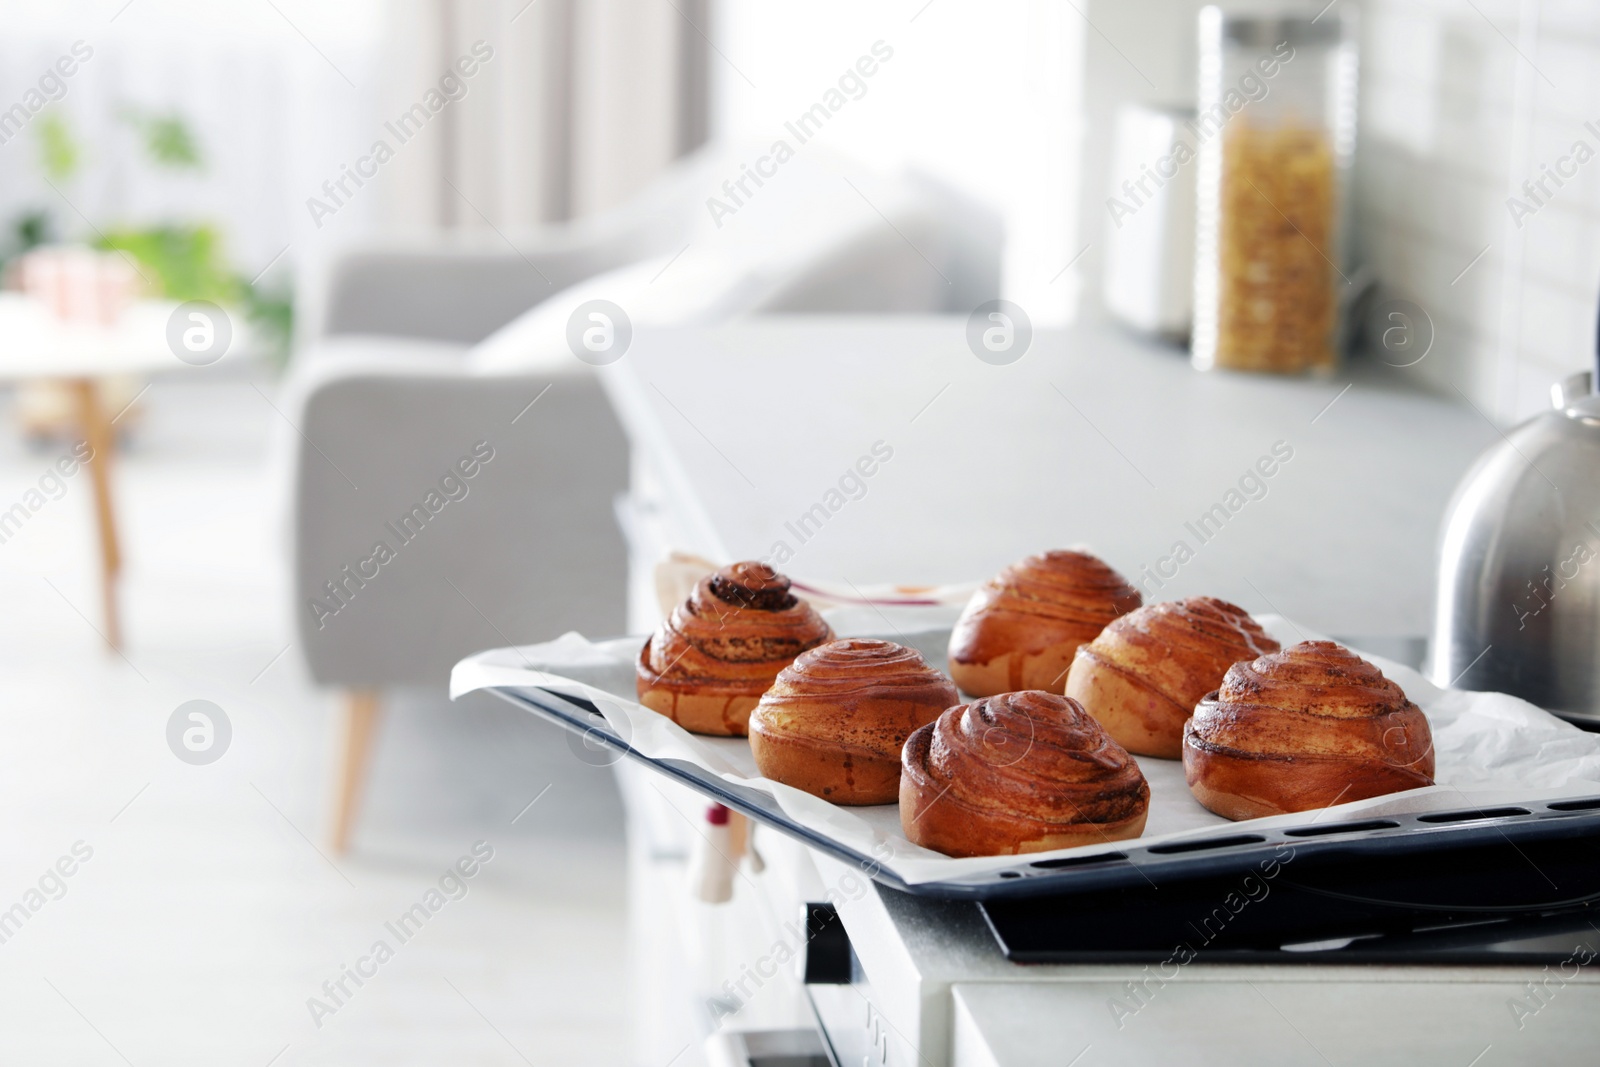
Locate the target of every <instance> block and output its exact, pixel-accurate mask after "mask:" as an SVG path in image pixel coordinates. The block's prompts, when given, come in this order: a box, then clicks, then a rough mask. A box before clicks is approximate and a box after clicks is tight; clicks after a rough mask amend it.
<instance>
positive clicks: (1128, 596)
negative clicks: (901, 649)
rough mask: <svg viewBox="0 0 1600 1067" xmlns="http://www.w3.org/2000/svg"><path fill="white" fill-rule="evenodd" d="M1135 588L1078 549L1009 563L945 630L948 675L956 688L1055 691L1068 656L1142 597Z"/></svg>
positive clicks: (970, 691) (976, 692) (984, 693)
mask: <svg viewBox="0 0 1600 1067" xmlns="http://www.w3.org/2000/svg"><path fill="white" fill-rule="evenodd" d="M1142 600H1143V598H1141V597H1140V595H1139V591H1138V590H1137V589H1135V588H1134V587H1133V586H1131V585H1129V584H1128V582H1127V580H1126V579H1124V578H1123V577H1122V575H1120V574H1118V573H1117V572H1116V571H1114V570H1112V569H1111V568H1110V567H1108V566H1107V565H1106V564H1105V563H1104V562H1102V561H1101V560H1099V559H1097V558H1096V557H1094V556H1091V555H1089V554H1088V553H1085V552H1061V551H1058V552H1046V553H1044V554H1043V555H1041V556H1029V557H1028V558H1027V559H1025V560H1023V561H1022V562H1021V563H1017V564H1013V565H1012V566H1010V567H1007V568H1006V569H1005V570H1003V571H1001V572H1000V573H999V574H998V575H997V576H995V577H994V578H993V579H991V580H990V581H989V582H987V583H986V584H985V585H984V586H983V588H981V589H979V590H978V591H977V592H976V593H974V594H973V596H972V600H971V601H969V602H968V603H967V607H966V610H965V611H963V612H962V613H961V618H960V619H958V620H957V621H956V626H955V629H954V630H953V631H952V632H951V634H950V677H951V678H953V679H955V683H956V685H958V686H960V687H961V690H962V692H964V693H968V694H970V695H972V696H979V697H983V696H993V695H994V694H996V693H1007V692H1014V691H1016V690H1019V689H1048V690H1050V691H1052V692H1058V691H1060V689H1061V687H1062V683H1063V681H1064V679H1065V678H1066V676H1067V669H1068V668H1069V667H1071V666H1072V657H1073V654H1074V653H1076V652H1077V651H1078V646H1079V645H1081V644H1083V643H1084V642H1085V641H1093V640H1094V639H1095V637H1096V636H1098V635H1099V633H1100V631H1101V630H1103V629H1105V627H1106V624H1107V623H1109V622H1110V621H1111V620H1112V619H1115V618H1116V617H1117V616H1119V615H1123V614H1126V613H1127V612H1130V611H1132V610H1133V609H1134V608H1137V607H1138V606H1139V605H1140V603H1142Z"/></svg>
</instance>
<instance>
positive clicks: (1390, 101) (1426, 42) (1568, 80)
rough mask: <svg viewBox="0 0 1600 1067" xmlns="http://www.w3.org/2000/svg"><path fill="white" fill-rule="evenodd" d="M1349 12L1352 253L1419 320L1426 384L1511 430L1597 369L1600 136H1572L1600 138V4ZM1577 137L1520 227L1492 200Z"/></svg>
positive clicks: (1509, 0)
mask: <svg viewBox="0 0 1600 1067" xmlns="http://www.w3.org/2000/svg"><path fill="white" fill-rule="evenodd" d="M1362 15H1363V19H1362V34H1361V36H1362V81H1361V93H1362V101H1361V118H1360V147H1359V149H1358V154H1357V162H1356V175H1355V200H1354V208H1355V212H1356V214H1355V224H1356V233H1357V238H1356V240H1357V252H1358V255H1359V256H1361V257H1362V258H1363V259H1364V260H1365V261H1366V262H1367V263H1368V264H1369V265H1371V266H1372V267H1373V268H1374V270H1375V271H1376V272H1377V274H1378V276H1379V277H1380V278H1381V279H1383V281H1384V282H1385V283H1387V284H1388V285H1389V286H1391V287H1393V288H1395V289H1397V290H1399V291H1400V292H1402V293H1404V294H1405V295H1407V296H1409V297H1410V298H1411V299H1413V300H1415V301H1416V302H1417V303H1419V304H1421V305H1422V306H1423V307H1424V308H1426V309H1427V310H1428V312H1429V314H1430V315H1431V316H1432V317H1433V319H1434V322H1435V324H1436V326H1437V328H1438V335H1437V340H1436V342H1435V346H1434V351H1433V353H1432V354H1431V355H1430V357H1429V358H1428V359H1427V360H1425V361H1424V362H1423V363H1422V364H1420V365H1419V366H1418V371H1419V372H1420V373H1421V374H1422V375H1423V376H1424V377H1425V378H1426V379H1427V380H1428V382H1429V383H1430V384H1431V385H1432V386H1433V387H1434V388H1437V389H1440V390H1441V391H1445V392H1449V391H1450V390H1451V388H1452V387H1454V388H1458V389H1460V390H1461V391H1462V392H1463V393H1465V394H1466V395H1467V396H1468V397H1469V398H1470V399H1471V400H1472V401H1473V403H1475V404H1477V405H1478V406H1479V407H1480V408H1481V409H1483V410H1484V411H1486V412H1488V413H1490V414H1492V415H1493V416H1494V417H1495V418H1496V419H1498V420H1499V421H1501V422H1503V423H1512V422H1515V421H1518V420H1520V419H1521V418H1524V417H1526V416H1527V415H1529V414H1532V413H1533V412H1535V411H1537V410H1539V409H1541V408H1542V407H1544V406H1545V405H1546V404H1548V399H1547V398H1548V394H1549V386H1550V384H1551V383H1552V382H1554V381H1556V380H1557V379H1559V378H1561V377H1564V376H1565V375H1567V374H1569V373H1571V372H1573V371H1576V370H1582V369H1585V368H1587V367H1589V366H1591V365H1592V363H1593V360H1594V348H1595V315H1596V302H1597V298H1600V136H1597V135H1596V134H1594V133H1592V132H1590V131H1588V130H1587V129H1585V128H1584V125H1583V124H1584V122H1585V121H1586V120H1593V121H1594V122H1595V124H1596V126H1597V127H1600V3H1596V2H1595V0H1471V2H1470V3H1469V2H1467V0H1366V2H1365V3H1364V4H1363V10H1362ZM1519 53H1520V54H1519ZM1578 140H1583V141H1586V142H1587V143H1588V144H1589V146H1590V147H1591V148H1592V149H1594V151H1595V153H1596V157H1595V158H1594V159H1593V160H1591V161H1589V162H1588V163H1587V164H1585V165H1584V166H1582V167H1581V168H1579V171H1578V174H1577V176H1576V177H1575V178H1572V179H1570V180H1566V184H1565V185H1564V187H1562V188H1560V189H1559V190H1556V191H1555V195H1554V196H1553V197H1550V198H1548V199H1547V201H1546V203H1545V205H1544V206H1543V207H1540V208H1539V209H1538V210H1537V212H1536V213H1535V214H1534V215H1532V216H1529V217H1525V218H1523V220H1522V225H1521V226H1520V227H1519V226H1517V225H1516V224H1515V223H1514V222H1513V220H1512V217H1511V214H1510V212H1509V210H1508V208H1507V205H1506V201H1507V198H1508V197H1510V196H1519V197H1521V196H1523V195H1524V194H1523V193H1522V189H1521V186H1522V183H1523V182H1524V181H1525V180H1528V179H1530V178H1537V177H1538V176H1539V175H1540V174H1541V164H1550V165H1554V163H1555V162H1556V160H1557V159H1558V158H1559V157H1561V156H1563V155H1566V154H1568V153H1569V152H1570V150H1571V148H1572V145H1573V143H1574V142H1575V141H1578ZM1551 188H1552V189H1554V188H1555V187H1554V185H1553V184H1552V185H1551ZM1485 247H1487V248H1488V252H1487V253H1486V254H1484V256H1483V258H1482V259H1480V260H1478V261H1477V263H1476V264H1475V265H1473V266H1472V268H1471V269H1470V270H1468V271H1467V272H1466V274H1465V275H1462V274H1461V271H1462V270H1464V269H1465V268H1466V267H1467V265H1468V264H1469V263H1471V262H1472V260H1473V257H1474V256H1476V255H1478V253H1479V252H1480V251H1482V250H1483V249H1484V248H1485Z"/></svg>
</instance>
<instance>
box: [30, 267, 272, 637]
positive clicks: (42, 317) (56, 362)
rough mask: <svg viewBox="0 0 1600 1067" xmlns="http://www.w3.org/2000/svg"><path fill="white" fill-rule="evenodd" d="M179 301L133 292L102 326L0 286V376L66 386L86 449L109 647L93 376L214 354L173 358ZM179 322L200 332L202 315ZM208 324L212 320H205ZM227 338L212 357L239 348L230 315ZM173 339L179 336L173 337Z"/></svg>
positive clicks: (115, 618)
mask: <svg viewBox="0 0 1600 1067" xmlns="http://www.w3.org/2000/svg"><path fill="white" fill-rule="evenodd" d="M178 308H179V304H178V303H177V302H175V301H168V300H140V301H135V302H134V303H133V304H131V305H130V306H129V307H128V309H127V310H126V311H124V312H123V314H122V315H121V316H120V317H119V318H118V319H117V321H116V322H115V323H114V324H112V325H109V326H101V325H96V324H86V323H76V322H73V323H69V322H63V321H61V320H60V319H58V318H57V317H56V316H55V315H53V314H52V313H51V312H50V309H49V308H48V307H46V306H45V305H44V304H43V303H42V302H40V301H38V300H35V299H32V298H31V297H28V296H24V295H22V294H20V293H0V381H11V382H26V381H39V380H47V381H57V382H61V383H62V384H63V385H65V386H66V387H67V389H68V390H69V391H70V392H71V394H72V397H73V404H74V408H75V410H76V417H77V420H78V426H79V429H80V431H81V432H82V434H83V437H84V440H85V441H86V442H87V443H88V445H89V449H90V459H89V460H88V462H87V464H86V465H87V466H88V468H89V476H90V479H91V482H92V484H93V486H94V508H95V520H96V526H97V527H98V531H99V539H100V593H101V605H102V612H103V619H104V624H105V630H104V631H103V632H102V634H101V636H102V637H104V638H105V640H106V643H107V644H109V645H110V646H111V647H112V648H114V649H120V648H121V647H122V622H121V617H120V613H119V611H118V607H117V576H118V574H119V572H120V571H121V569H122V551H121V548H120V545H119V542H118V538H117V524H116V516H115V511H114V509H113V506H112V492H111V468H112V454H113V451H114V449H115V438H114V436H113V435H114V431H113V429H112V423H113V422H114V421H115V419H116V417H117V415H118V414H120V412H118V413H108V412H107V411H106V409H105V407H104V406H103V405H102V403H101V399H100V383H101V382H102V381H103V380H105V379H107V378H115V377H127V376H132V377H138V376H147V375H151V374H156V373H159V372H163V371H172V370H175V369H180V368H182V367H184V366H185V365H189V366H203V365H207V364H210V363H214V362H216V359H215V358H212V357H211V356H210V355H209V354H208V353H207V352H206V351H205V350H204V349H203V348H202V350H201V351H199V352H191V353H187V356H188V358H186V359H181V360H180V359H179V357H178V356H177V355H176V354H175V353H174V349H173V347H172V346H171V345H169V343H168V338H167V332H168V323H169V322H170V321H171V319H172V316H173V313H174V312H175V311H177V310H178ZM185 322H186V323H187V324H189V325H191V327H192V328H197V329H198V330H199V331H200V332H199V333H196V334H192V335H191V341H193V342H195V343H199V342H201V341H204V340H205V331H206V329H207V325H208V324H207V323H205V322H201V321H199V320H195V321H193V322H192V323H190V322H189V320H188V319H187V317H186V319H185ZM210 325H211V326H212V327H213V328H214V327H215V325H216V324H210ZM228 332H229V333H231V339H230V340H229V342H228V343H227V345H226V347H225V348H224V350H223V353H222V355H221V356H220V357H217V358H238V355H239V354H240V353H241V352H243V351H245V349H246V348H247V340H246V337H245V335H244V326H243V324H242V323H240V322H237V321H233V322H231V328H230V329H229V331H228ZM179 344H180V346H181V344H182V342H181V341H180V342H179Z"/></svg>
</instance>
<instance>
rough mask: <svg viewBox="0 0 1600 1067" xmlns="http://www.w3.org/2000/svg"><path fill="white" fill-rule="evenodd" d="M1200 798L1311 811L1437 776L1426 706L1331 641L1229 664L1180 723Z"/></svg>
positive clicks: (1237, 812) (1236, 809) (1241, 806)
mask: <svg viewBox="0 0 1600 1067" xmlns="http://www.w3.org/2000/svg"><path fill="white" fill-rule="evenodd" d="M1183 771H1184V777H1186V778H1187V779H1188V780H1189V791H1190V792H1192V793H1193V794H1194V796H1195V799H1196V800H1198V801H1199V802H1200V803H1202V804H1204V805H1205V806H1206V807H1208V808H1210V809H1211V810H1212V811H1214V812H1216V813H1217V814H1218V815H1222V816H1225V817H1226V818H1229V819H1254V818H1257V817H1259V816H1262V815H1282V814H1284V813H1285V812H1290V811H1309V810H1311V809H1313V808H1325V807H1328V806H1329V805H1330V804H1340V803H1348V802H1350V801H1352V800H1365V799H1367V798H1368V797H1377V796H1383V795H1384V794H1385V793H1398V792H1399V791H1401V790H1402V789H1416V788H1418V787H1420V786H1425V785H1432V784H1433V734H1432V732H1431V731H1430V730H1429V729H1428V719H1427V717H1426V716H1424V715H1423V714H1422V709H1421V708H1419V707H1417V706H1416V705H1415V704H1413V703H1411V701H1409V700H1407V699H1406V695H1405V693H1403V692H1402V691H1401V689H1400V687H1399V686H1398V685H1395V684H1394V683H1393V682H1391V681H1390V680H1389V679H1387V678H1385V677H1384V676H1383V672H1381V671H1379V670H1378V668H1376V667H1374V666H1373V665H1372V664H1370V663H1368V662H1367V661H1366V660H1364V659H1362V658H1361V657H1360V656H1357V655H1356V654H1355V653H1354V652H1351V651H1350V650H1349V649H1347V648H1344V647H1342V646H1340V645H1336V644H1334V643H1333V642H1332V641H1303V642H1301V643H1300V644H1298V645H1295V646H1293V647H1292V648H1286V649H1284V650H1283V651H1281V652H1274V653H1272V654H1271V655H1268V656H1262V657H1261V658H1260V659H1258V660H1256V661H1255V662H1253V663H1236V664H1234V665H1233V666H1232V667H1230V668H1228V674H1227V677H1226V678H1225V679H1224V680H1223V682H1222V689H1221V690H1220V691H1219V692H1216V693H1211V694H1209V695H1207V696H1206V698H1205V699H1204V700H1202V701H1201V702H1200V706H1199V707H1197V708H1196V709H1195V712H1194V717H1193V718H1191V719H1190V720H1189V724H1188V725H1187V726H1186V727H1184V730H1183Z"/></svg>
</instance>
